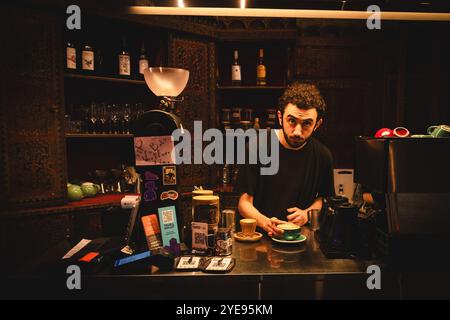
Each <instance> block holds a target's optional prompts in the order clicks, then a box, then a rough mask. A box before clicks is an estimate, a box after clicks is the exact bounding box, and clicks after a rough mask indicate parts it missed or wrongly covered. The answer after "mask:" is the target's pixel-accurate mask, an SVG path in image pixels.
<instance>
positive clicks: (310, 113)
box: [278, 103, 322, 148]
mask: <svg viewBox="0 0 450 320" xmlns="http://www.w3.org/2000/svg"><path fill="white" fill-rule="evenodd" d="M278 120H279V122H280V126H281V127H282V129H283V134H284V138H285V140H286V142H287V144H288V145H289V146H290V147H292V148H298V147H301V146H302V145H303V144H304V143H305V142H306V140H308V139H309V137H311V135H312V133H313V132H314V130H316V129H317V128H318V127H319V126H320V124H321V123H322V119H320V120H319V121H317V110H316V108H312V109H308V110H305V109H300V108H298V107H297V106H296V105H293V104H291V103H289V104H288V105H287V106H286V108H285V109H284V114H283V115H282V114H281V112H280V111H278Z"/></svg>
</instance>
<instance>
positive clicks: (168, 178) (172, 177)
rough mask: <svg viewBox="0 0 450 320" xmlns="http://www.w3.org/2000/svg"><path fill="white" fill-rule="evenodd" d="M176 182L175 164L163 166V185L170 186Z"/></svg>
mask: <svg viewBox="0 0 450 320" xmlns="http://www.w3.org/2000/svg"><path fill="white" fill-rule="evenodd" d="M175 184H177V170H176V167H175V166H164V167H163V185H165V186H171V185H175Z"/></svg>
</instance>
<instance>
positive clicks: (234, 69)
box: [231, 64, 241, 81]
mask: <svg viewBox="0 0 450 320" xmlns="http://www.w3.org/2000/svg"><path fill="white" fill-rule="evenodd" d="M231 81H241V66H240V65H235V64H234V65H232V66H231Z"/></svg>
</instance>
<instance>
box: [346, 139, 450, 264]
mask: <svg viewBox="0 0 450 320" xmlns="http://www.w3.org/2000/svg"><path fill="white" fill-rule="evenodd" d="M449 150H450V138H364V137H357V139H356V159H355V160H356V161H355V182H357V183H360V184H362V185H363V186H364V188H365V189H366V190H368V191H369V192H370V193H371V194H372V196H373V197H374V198H375V199H377V200H378V202H379V205H378V208H379V209H380V210H379V212H378V214H377V215H376V232H375V247H376V248H375V249H376V251H377V252H378V253H379V254H380V255H381V256H383V257H384V258H386V261H388V263H389V265H390V266H392V267H394V268H395V269H397V270H402V271H405V270H406V271H419V272H424V271H425V270H428V271H430V272H437V271H438V270H446V271H448V267H449V266H450V262H449V260H450V259H449V256H450V254H449V253H448V252H449V250H448V248H449V244H450V240H449V238H450V237H449V235H450V158H449V156H448V152H449Z"/></svg>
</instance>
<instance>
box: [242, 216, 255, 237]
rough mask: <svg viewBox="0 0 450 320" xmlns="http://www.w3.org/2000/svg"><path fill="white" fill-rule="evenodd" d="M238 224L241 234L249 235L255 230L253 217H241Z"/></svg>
mask: <svg viewBox="0 0 450 320" xmlns="http://www.w3.org/2000/svg"><path fill="white" fill-rule="evenodd" d="M240 224H241V230H242V235H243V236H245V237H251V236H252V235H253V234H254V233H255V231H256V220H255V219H241V220H240Z"/></svg>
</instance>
